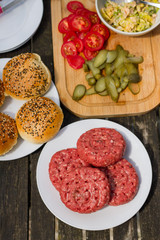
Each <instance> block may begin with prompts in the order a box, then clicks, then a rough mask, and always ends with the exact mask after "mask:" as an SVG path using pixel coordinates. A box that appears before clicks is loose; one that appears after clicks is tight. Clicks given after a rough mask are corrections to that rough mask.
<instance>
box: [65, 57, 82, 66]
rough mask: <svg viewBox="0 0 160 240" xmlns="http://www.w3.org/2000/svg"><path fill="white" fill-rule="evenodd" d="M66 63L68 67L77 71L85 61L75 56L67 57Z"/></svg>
mask: <svg viewBox="0 0 160 240" xmlns="http://www.w3.org/2000/svg"><path fill="white" fill-rule="evenodd" d="M67 61H68V63H69V65H70V66H71V67H72V68H74V69H79V68H82V67H83V64H84V63H85V60H84V58H83V57H81V56H79V55H76V56H71V55H70V56H67Z"/></svg>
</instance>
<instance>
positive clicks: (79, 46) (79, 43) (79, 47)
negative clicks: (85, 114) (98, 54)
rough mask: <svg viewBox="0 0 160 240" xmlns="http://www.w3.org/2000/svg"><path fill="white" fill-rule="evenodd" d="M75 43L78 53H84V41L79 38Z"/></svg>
mask: <svg viewBox="0 0 160 240" xmlns="http://www.w3.org/2000/svg"><path fill="white" fill-rule="evenodd" d="M73 42H74V43H75V45H76V48H77V51H78V52H82V51H83V47H84V45H83V41H82V40H81V39H79V38H78V37H77V38H75V39H74V40H73Z"/></svg>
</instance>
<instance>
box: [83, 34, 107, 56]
mask: <svg viewBox="0 0 160 240" xmlns="http://www.w3.org/2000/svg"><path fill="white" fill-rule="evenodd" d="M103 44H104V37H103V36H102V35H101V34H99V33H97V32H91V31H90V32H89V33H87V35H86V36H85V38H84V47H85V48H86V49H88V50H90V51H91V52H92V51H98V50H100V49H101V48H102V47H103Z"/></svg>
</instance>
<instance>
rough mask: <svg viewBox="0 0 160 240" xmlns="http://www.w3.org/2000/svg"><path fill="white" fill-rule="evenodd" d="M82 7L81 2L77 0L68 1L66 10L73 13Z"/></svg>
mask: <svg viewBox="0 0 160 240" xmlns="http://www.w3.org/2000/svg"><path fill="white" fill-rule="evenodd" d="M79 8H84V6H83V4H82V3H81V2H79V1H70V2H69V3H68V4H67V9H68V11H70V12H72V13H75V12H76V10H77V9H79Z"/></svg>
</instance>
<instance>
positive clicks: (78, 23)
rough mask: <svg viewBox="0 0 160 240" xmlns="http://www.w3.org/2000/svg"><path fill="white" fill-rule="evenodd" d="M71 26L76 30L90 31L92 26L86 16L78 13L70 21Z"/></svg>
mask: <svg viewBox="0 0 160 240" xmlns="http://www.w3.org/2000/svg"><path fill="white" fill-rule="evenodd" d="M70 26H71V28H72V29H73V30H74V31H77V32H88V31H89V29H90V28H91V21H90V20H89V19H88V18H87V17H85V16H81V15H76V16H75V17H74V18H73V19H72V21H71V22H70Z"/></svg>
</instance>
